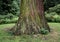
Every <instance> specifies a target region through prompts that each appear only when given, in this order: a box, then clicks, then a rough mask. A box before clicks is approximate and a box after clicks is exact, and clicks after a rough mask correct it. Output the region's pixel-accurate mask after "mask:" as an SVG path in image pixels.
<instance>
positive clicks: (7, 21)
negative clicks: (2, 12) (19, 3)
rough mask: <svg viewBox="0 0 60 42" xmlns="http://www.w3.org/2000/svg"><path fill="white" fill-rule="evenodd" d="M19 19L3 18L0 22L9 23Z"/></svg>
mask: <svg viewBox="0 0 60 42" xmlns="http://www.w3.org/2000/svg"><path fill="white" fill-rule="evenodd" d="M17 20H18V17H17V18H12V19H1V20H0V24H7V23H16V22H17Z"/></svg>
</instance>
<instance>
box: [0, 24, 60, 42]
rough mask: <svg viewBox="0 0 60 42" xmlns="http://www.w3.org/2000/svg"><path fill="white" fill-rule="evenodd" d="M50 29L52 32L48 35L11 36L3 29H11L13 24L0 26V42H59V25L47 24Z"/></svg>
mask: <svg viewBox="0 0 60 42" xmlns="http://www.w3.org/2000/svg"><path fill="white" fill-rule="evenodd" d="M48 24H49V26H50V28H52V29H53V30H54V32H52V33H49V34H48V35H41V34H40V35H38V37H36V35H34V36H29V35H21V36H13V35H12V34H11V33H8V32H6V31H5V30H4V29H6V28H11V27H13V26H14V25H15V24H2V25H0V42H60V34H59V32H60V23H48Z"/></svg>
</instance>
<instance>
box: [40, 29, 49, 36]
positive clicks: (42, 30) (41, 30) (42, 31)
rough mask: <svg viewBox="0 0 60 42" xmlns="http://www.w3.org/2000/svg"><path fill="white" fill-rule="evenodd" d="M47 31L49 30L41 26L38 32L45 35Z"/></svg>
mask: <svg viewBox="0 0 60 42" xmlns="http://www.w3.org/2000/svg"><path fill="white" fill-rule="evenodd" d="M48 32H49V31H48V30H46V29H44V28H41V29H40V33H41V34H44V35H46V34H48Z"/></svg>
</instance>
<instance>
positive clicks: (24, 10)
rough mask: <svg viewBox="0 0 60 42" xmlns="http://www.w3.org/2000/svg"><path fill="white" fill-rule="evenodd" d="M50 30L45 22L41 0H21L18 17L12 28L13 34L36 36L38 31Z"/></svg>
mask: <svg viewBox="0 0 60 42" xmlns="http://www.w3.org/2000/svg"><path fill="white" fill-rule="evenodd" d="M41 28H45V29H47V30H48V31H50V28H49V26H48V24H47V22H46V20H45V16H44V7H43V2H42V0H21V4H20V15H19V19H18V21H17V24H16V25H15V27H14V30H13V32H14V34H15V35H19V34H32V33H34V34H38V33H40V29H41Z"/></svg>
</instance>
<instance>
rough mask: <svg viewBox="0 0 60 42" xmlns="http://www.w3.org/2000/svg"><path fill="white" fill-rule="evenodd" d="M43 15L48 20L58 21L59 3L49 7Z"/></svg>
mask: <svg viewBox="0 0 60 42" xmlns="http://www.w3.org/2000/svg"><path fill="white" fill-rule="evenodd" d="M45 16H46V19H47V20H48V21H49V22H60V4H58V5H56V6H54V7H51V8H49V10H47V11H46V12H45Z"/></svg>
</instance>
